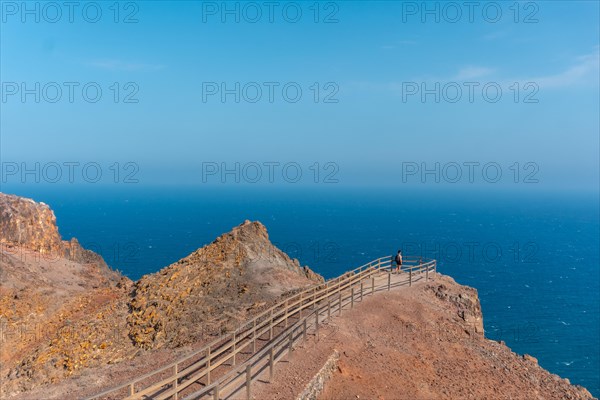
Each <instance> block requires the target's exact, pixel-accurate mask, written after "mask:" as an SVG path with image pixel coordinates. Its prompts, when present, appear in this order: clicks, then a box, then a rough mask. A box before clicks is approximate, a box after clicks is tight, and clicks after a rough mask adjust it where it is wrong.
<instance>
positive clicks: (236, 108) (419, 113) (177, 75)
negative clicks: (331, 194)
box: [0, 1, 600, 190]
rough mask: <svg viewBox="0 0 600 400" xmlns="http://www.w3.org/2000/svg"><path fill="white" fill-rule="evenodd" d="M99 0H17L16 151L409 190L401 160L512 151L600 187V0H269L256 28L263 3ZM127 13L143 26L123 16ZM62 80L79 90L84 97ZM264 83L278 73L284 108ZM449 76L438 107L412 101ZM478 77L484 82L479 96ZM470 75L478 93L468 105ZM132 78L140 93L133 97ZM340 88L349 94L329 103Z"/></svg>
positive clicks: (509, 154) (7, 74)
mask: <svg viewBox="0 0 600 400" xmlns="http://www.w3.org/2000/svg"><path fill="white" fill-rule="evenodd" d="M36 4H38V7H39V12H38V11H35V7H36ZM59 4H62V2H59ZM86 4H88V3H87V2H81V3H80V5H79V7H78V8H76V9H75V10H74V11H73V20H74V22H73V23H71V22H69V18H70V16H69V10H68V9H67V8H66V7H64V6H62V10H59V11H60V12H61V13H62V17H61V18H60V19H59V20H58V21H57V22H54V23H53V22H51V20H52V19H54V18H55V17H56V15H57V14H56V10H53V9H52V8H51V7H50V6H48V7H45V3H36V2H31V3H29V5H30V7H31V9H33V10H34V13H33V14H27V13H25V12H24V10H22V9H16V10H15V5H16V7H17V8H19V7H22V3H21V2H16V3H15V2H2V28H1V29H2V30H1V39H0V45H1V80H2V85H3V86H2V96H3V97H2V103H1V104H0V106H1V107H2V115H1V122H0V123H1V131H2V137H1V145H2V147H1V156H2V161H3V162H19V163H21V162H26V163H34V162H42V163H47V162H50V161H54V162H58V163H63V162H71V161H81V162H89V161H94V162H98V163H100V164H102V165H103V166H107V165H111V164H112V163H113V162H120V163H126V162H135V163H136V164H137V165H139V168H140V171H139V174H138V177H139V178H141V182H142V183H148V184H154V183H163V182H172V183H186V184H197V183H198V182H199V179H200V178H199V176H200V173H201V163H202V162H217V163H220V162H228V163H233V162H241V163H247V162H251V161H254V162H257V163H263V162H271V161H272V162H280V163H286V162H290V161H293V162H297V163H299V164H300V165H301V166H302V168H304V169H305V171H304V172H305V173H306V172H307V171H308V166H310V165H311V164H313V163H314V162H319V163H320V165H323V164H325V163H327V162H335V163H336V165H338V167H339V171H338V172H337V173H336V177H337V178H339V180H340V184H347V185H372V184H377V185H392V186H394V185H399V184H401V181H400V179H401V178H400V169H401V167H400V163H401V162H415V163H417V164H419V163H422V162H426V163H429V164H431V165H432V164H433V163H435V162H440V163H442V165H446V164H445V163H448V162H457V163H459V164H462V163H463V162H479V163H481V164H485V163H487V162H497V163H499V164H500V165H501V166H502V168H503V172H504V173H505V174H506V173H508V172H509V166H510V165H512V164H514V163H515V162H518V163H520V165H523V164H525V163H527V162H534V163H536V165H537V166H538V168H539V172H537V174H536V176H537V178H539V180H540V185H544V186H549V187H555V188H565V189H572V188H587V189H590V188H591V189H594V190H597V188H598V179H599V177H598V163H599V161H598V157H599V156H598V154H599V115H598V113H599V111H598V110H599V107H600V105H599V82H598V80H599V68H598V57H599V47H598V46H599V3H598V2H597V1H585V2H567V1H541V2H537V3H531V2H521V3H518V4H517V7H515V6H514V3H513V2H512V1H511V2H496V3H494V5H500V6H501V8H500V11H501V13H502V14H501V17H500V18H499V19H498V20H497V21H495V22H494V21H493V20H494V18H495V11H496V10H495V9H494V8H493V7H492V6H493V5H492V6H490V5H489V2H477V7H476V8H475V9H474V10H472V11H473V14H472V16H471V15H469V11H470V10H469V9H467V8H466V7H464V6H461V7H462V9H461V10H459V11H460V12H461V16H460V17H459V18H456V15H457V14H456V10H453V9H450V8H443V7H444V5H445V3H436V2H430V3H427V7H430V8H431V9H435V7H438V8H439V10H440V11H439V12H440V14H439V22H436V20H435V19H436V16H435V15H433V14H425V13H424V11H425V10H423V9H419V8H420V7H422V5H421V4H422V2H404V3H403V2H391V1H390V2H376V3H374V2H369V3H368V4H365V3H359V2H335V3H331V2H329V3H328V2H322V3H319V4H318V9H319V15H318V16H317V17H316V18H317V20H318V22H317V23H315V22H314V19H315V8H314V7H315V6H314V5H313V4H314V3H313V2H307V3H301V2H296V3H293V4H291V5H290V2H279V6H277V7H275V9H274V12H273V15H272V17H273V22H269V15H268V14H269V10H268V8H267V7H266V6H264V2H257V3H253V4H254V5H258V6H259V7H261V12H262V15H261V17H260V18H259V21H258V22H257V23H253V22H252V21H251V19H252V18H254V16H255V15H256V14H255V12H256V9H255V8H254V9H252V7H251V6H247V3H235V2H230V3H228V4H229V7H231V9H234V8H235V7H236V4H237V6H238V7H239V9H240V21H239V22H236V21H235V19H236V16H235V15H229V14H225V15H223V14H222V11H223V10H221V9H220V8H222V2H208V3H207V2H204V3H203V2H192V1H189V2H188V1H186V2H169V3H166V2H154V1H152V2H150V1H139V2H129V3H128V2H121V3H120V6H119V15H118V16H115V9H114V8H113V6H112V4H113V2H105V3H104V2H99V3H95V4H100V8H101V12H102V15H101V17H100V20H99V21H98V22H96V23H91V22H89V21H87V20H86V18H87V19H88V20H93V19H94V15H95V14H94V13H95V10H94V9H92V8H90V7H88V8H87V9H86V10H87V14H86V15H85V17H86V18H84V12H83V11H82V8H83V7H84V6H85V5H86ZM455 4H459V5H460V4H463V2H458V3H455ZM286 5H287V8H286V10H287V11H286V12H284V11H283V7H284V6H286ZM215 7H216V8H217V10H215ZM414 7H417V9H415V8H414ZM490 7H492V8H490ZM484 8H485V9H486V11H487V14H484V11H483V9H484ZM297 9H300V10H301V11H302V16H301V17H300V18H299V21H298V22H297V23H292V22H290V21H291V20H294V18H295V11H296V10H297ZM516 9H518V11H519V13H518V15H517V14H516ZM36 12H38V14H39V15H35V13H36ZM215 13H216V14H215ZM128 16H131V18H130V19H131V20H137V22H135V23H124V22H123V20H125V19H126V18H127V17H128ZM36 17H39V19H40V20H39V22H37V21H36V20H35V19H36ZM115 17H116V18H117V20H118V21H119V22H118V23H115V21H114V19H115ZM471 17H472V22H471V21H470V18H471ZM223 18H224V19H225V21H224V22H223V21H222V19H223ZM423 18H424V19H425V21H423ZM23 19H25V22H23ZM325 19H328V21H329V22H331V23H325V21H324V20H325ZM455 19H457V21H456V22H452V21H453V20H455ZM515 19H516V21H515ZM335 20H337V22H333V21H335ZM536 20H537V22H535V21H536ZM205 21H206V22H205ZM526 21H527V22H529V23H527V22H526ZM23 82H24V83H25V84H26V87H28V88H35V83H36V82H39V83H40V90H39V92H40V96H41V97H42V98H41V101H40V102H39V103H36V102H35V95H34V94H30V95H26V96H25V101H24V102H23V101H22V97H21V94H22V93H20V92H17V93H16V94H12V93H14V90H15V86H14V84H15V83H16V84H17V85H21V84H22V83H23ZM48 82H57V83H58V84H59V85H61V86H62V90H63V93H62V96H63V97H62V98H61V99H60V100H59V101H57V102H56V103H51V102H49V101H47V100H48V98H51V97H52V98H53V96H54V94H53V93H54V92H53V90H54V89H53V88H52V87H47V90H48V92H47V93H45V94H44V93H42V92H43V90H42V88H43V87H44V85H46V84H47V83H48ZM64 82H76V83H78V84H79V86H77V87H76V88H75V89H74V100H73V102H72V103H71V102H70V101H69V99H68V89H67V87H66V86H64ZM89 82H96V83H97V85H99V86H100V88H101V89H102V91H103V96H102V98H101V99H100V100H99V101H98V102H97V103H89V102H88V101H86V100H85V99H83V98H82V94H81V87H82V86H83V85H85V84H86V83H89ZM115 82H116V83H117V86H118V87H119V96H118V102H117V103H115V102H114V98H113V96H114V95H115V92H114V88H115V87H114V86H112V85H113V84H114V83H115ZM128 82H133V83H134V84H135V85H134V86H127V87H126V86H125V85H126V83H128ZM206 82H216V83H217V84H220V83H221V82H225V83H226V85H227V86H228V87H230V88H233V87H234V85H235V82H240V85H241V86H242V87H243V86H244V85H245V84H247V83H248V82H257V83H258V84H259V85H261V86H262V87H263V93H262V97H260V98H259V100H258V101H257V102H256V103H251V102H249V101H247V98H249V97H254V93H255V92H253V91H249V92H248V93H246V94H247V95H248V96H247V97H244V96H243V94H242V98H241V101H240V102H239V103H236V102H235V101H234V95H229V96H228V97H226V101H225V102H224V103H223V102H221V98H220V95H219V94H217V95H207V93H206ZM264 82H277V83H278V84H279V86H277V87H276V88H275V91H274V101H273V102H272V103H271V102H269V100H268V96H267V95H268V91H267V88H266V86H264ZM288 82H294V83H295V84H296V85H297V86H299V87H300V88H301V89H302V90H303V95H302V98H301V100H300V101H298V102H297V103H291V102H289V101H286V100H285V99H284V98H283V96H282V91H281V88H282V86H283V85H285V84H286V83H288ZM315 82H318V83H319V85H320V86H321V88H320V91H319V96H318V101H317V102H315V100H314V96H315V91H314V88H313V89H311V87H312V85H313V84H314V83H315ZM328 82H332V83H333V85H331V86H329V87H328V88H325V84H326V83H328ZM436 82H437V83H439V84H440V91H439V93H440V95H441V99H440V102H439V103H436V102H435V98H434V94H430V95H428V96H426V97H425V101H422V99H421V95H420V93H417V94H408V90H409V89H410V88H412V89H414V88H415V87H417V88H419V89H420V85H421V84H425V85H428V86H427V87H429V88H435V85H436ZM464 82H474V83H476V84H477V85H478V86H476V87H475V89H474V98H473V101H472V102H470V101H469V99H468V89H467V86H465V85H464ZM490 82H491V83H493V86H494V87H496V86H500V87H501V88H502V97H501V99H500V100H499V101H498V102H496V103H492V102H490V101H488V100H486V99H485V98H484V97H483V94H482V87H483V86H484V85H486V84H488V83H490ZM515 82H516V83H517V86H516V87H518V88H519V99H518V100H517V101H516V100H515V98H514V96H515V86H514V83H515ZM529 82H532V83H533V85H529V86H526V84H527V83H529ZM448 83H451V85H450V86H446V88H447V89H448V91H447V92H446V93H442V91H441V88H443V87H444V86H445V85H447V84H448ZM415 85H416V86H415ZM203 86H204V93H203ZM456 86H459V87H461V88H462V97H461V98H460V99H459V100H458V101H456V102H454V103H453V102H450V101H448V99H450V98H455V92H454V91H453V90H455V89H456ZM111 87H112V88H113V89H111ZM511 87H512V89H511ZM133 88H137V89H138V91H137V93H136V94H135V95H134V96H133V97H132V98H133V99H137V100H138V102H137V103H125V102H124V100H125V95H126V94H128V93H130V92H132V91H133ZM250 89H252V90H254V89H253V88H252V87H250ZM250 89H249V90H250ZM19 90H21V87H19ZM34 90H35V89H34ZM335 90H337V92H336V93H335V94H334V95H333V96H331V97H330V98H331V99H335V100H337V103H325V102H324V100H325V99H326V98H327V97H326V96H327V95H328V94H331V93H333V92H334V91H335ZM203 94H204V97H206V101H204V100H203ZM527 96H529V97H528V99H529V100H531V99H533V100H537V103H526V102H525V101H524V100H525V98H526V97H527Z"/></svg>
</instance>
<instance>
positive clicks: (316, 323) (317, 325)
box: [315, 309, 319, 336]
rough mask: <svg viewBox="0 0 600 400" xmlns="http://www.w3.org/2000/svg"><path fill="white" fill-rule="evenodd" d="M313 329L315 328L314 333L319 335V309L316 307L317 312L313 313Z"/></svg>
mask: <svg viewBox="0 0 600 400" xmlns="http://www.w3.org/2000/svg"><path fill="white" fill-rule="evenodd" d="M315 330H316V335H317V336H318V335H319V310H318V309H317V312H316V313H315Z"/></svg>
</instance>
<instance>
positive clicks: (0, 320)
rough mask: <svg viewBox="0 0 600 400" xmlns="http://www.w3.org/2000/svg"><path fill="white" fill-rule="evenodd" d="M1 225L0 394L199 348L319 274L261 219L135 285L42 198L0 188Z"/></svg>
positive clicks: (236, 229) (319, 279)
mask: <svg viewBox="0 0 600 400" xmlns="http://www.w3.org/2000/svg"><path fill="white" fill-rule="evenodd" d="M0 226H1V227H2V232H1V235H0V279H1V286H0V341H1V343H0V345H1V346H0V350H1V351H0V364H1V366H0V381H1V382H2V387H1V388H0V396H2V395H14V394H17V393H19V392H23V391H25V392H28V391H30V390H32V389H34V388H36V387H38V386H40V385H45V384H53V386H52V387H53V388H55V387H57V385H58V384H59V383H60V382H61V381H63V380H64V379H65V378H67V377H77V376H79V375H80V374H81V373H82V372H88V371H91V370H94V369H95V368H105V367H106V366H107V365H117V364H120V363H122V362H123V361H128V362H132V363H134V364H135V363H136V360H137V359H138V358H139V356H141V355H145V354H146V353H147V352H152V351H155V350H156V349H158V348H161V347H164V348H171V349H172V348H177V347H180V346H182V345H197V344H198V343H201V342H203V341H207V340H209V339H212V338H213V337H214V336H215V335H218V334H220V333H223V332H226V331H228V330H230V329H232V328H233V327H234V326H235V324H236V323H237V322H239V321H241V320H243V319H246V318H247V317H248V316H250V315H252V314H253V313H255V312H258V311H259V310H261V309H262V308H263V307H266V306H268V305H269V304H271V303H273V302H275V301H276V300H277V299H278V298H279V297H280V296H281V295H282V294H285V293H286V292H288V291H293V290H297V289H298V288H300V287H303V286H306V285H310V284H313V283H315V282H318V281H322V280H323V278H322V277H320V276H319V275H317V274H315V273H314V272H312V271H311V270H310V269H308V267H301V266H300V265H299V263H298V261H297V260H292V259H290V258H289V257H288V256H287V255H286V254H285V253H283V252H282V251H280V250H279V249H277V248H276V247H275V246H273V245H272V244H271V242H270V241H269V236H268V234H267V230H266V228H265V227H264V226H263V225H262V224H260V223H259V222H249V221H246V222H244V223H243V224H242V225H240V226H238V227H236V228H234V229H233V230H232V231H231V232H229V233H226V234H224V235H222V236H220V237H219V238H217V239H216V240H215V241H214V242H213V243H211V244H209V245H207V246H205V247H203V248H201V249H198V250H197V251H195V252H194V253H192V254H191V255H189V256H187V257H185V258H183V259H181V260H179V261H178V262H176V263H174V264H172V265H170V266H168V267H166V268H164V269H163V270H161V271H159V272H157V273H154V274H149V275H146V276H144V277H142V278H141V279H140V280H139V281H138V282H135V283H134V282H132V281H131V280H129V279H128V278H126V277H124V276H121V275H120V274H119V273H117V272H115V271H113V270H111V269H110V268H109V267H108V266H107V265H106V264H105V263H104V260H102V258H101V257H100V256H99V255H97V254H94V253H93V252H91V251H88V250H85V249H83V248H81V246H80V245H79V243H78V242H77V240H76V239H72V240H71V241H68V242H67V241H63V240H62V238H61V236H60V234H59V231H58V228H57V225H56V218H55V216H54V213H53V212H52V210H51V209H50V208H49V207H48V206H47V205H45V204H43V203H36V202H34V201H33V200H29V199H24V198H20V197H17V196H11V195H4V194H0ZM161 357H164V354H163V355H162V356H161ZM144 364H146V365H148V363H147V362H144ZM141 368H143V367H141ZM138 370H139V368H138ZM95 384H96V383H90V382H87V383H85V384H84V385H87V386H92V387H94V386H95ZM79 385H80V384H77V386H79ZM72 390H73V387H69V388H68V389H66V392H62V393H61V394H57V395H56V397H59V398H61V397H64V395H65V393H71V392H72ZM39 393H43V397H51V395H50V392H48V388H45V389H43V390H42V391H41V392H39ZM23 396H24V398H28V395H27V394H24V395H23ZM32 396H33V397H35V396H39V394H38V395H32Z"/></svg>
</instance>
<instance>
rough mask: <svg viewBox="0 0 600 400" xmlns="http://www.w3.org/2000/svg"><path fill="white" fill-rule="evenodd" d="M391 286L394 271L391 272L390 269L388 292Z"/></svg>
mask: <svg viewBox="0 0 600 400" xmlns="http://www.w3.org/2000/svg"><path fill="white" fill-rule="evenodd" d="M391 288H392V273H391V271H388V292H389V291H390V289H391Z"/></svg>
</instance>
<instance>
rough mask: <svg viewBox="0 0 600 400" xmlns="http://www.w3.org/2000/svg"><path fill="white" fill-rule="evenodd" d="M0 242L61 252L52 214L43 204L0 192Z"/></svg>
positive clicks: (60, 244) (61, 245)
mask: <svg viewBox="0 0 600 400" xmlns="http://www.w3.org/2000/svg"><path fill="white" fill-rule="evenodd" d="M0 232H1V233H0V243H4V244H13V245H19V246H22V247H25V248H28V249H31V250H36V251H39V252H42V253H45V252H60V254H62V253H63V241H62V239H61V237H60V234H59V233H58V228H57V226H56V217H55V216H54V212H52V210H51V209H50V207H48V206H47V205H46V204H44V203H36V202H35V201H33V200H31V199H26V198H23V197H18V196H13V195H6V194H3V193H0Z"/></svg>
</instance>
